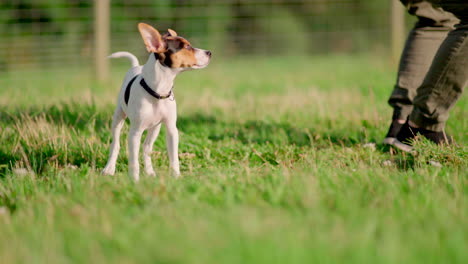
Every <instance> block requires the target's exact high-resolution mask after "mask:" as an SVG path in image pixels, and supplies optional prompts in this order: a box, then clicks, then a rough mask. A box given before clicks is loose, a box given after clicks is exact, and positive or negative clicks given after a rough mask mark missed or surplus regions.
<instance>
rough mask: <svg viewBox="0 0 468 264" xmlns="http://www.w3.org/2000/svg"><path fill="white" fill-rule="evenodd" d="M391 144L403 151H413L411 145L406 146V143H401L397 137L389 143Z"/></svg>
mask: <svg viewBox="0 0 468 264" xmlns="http://www.w3.org/2000/svg"><path fill="white" fill-rule="evenodd" d="M391 145H392V146H394V147H395V148H397V149H399V150H401V151H404V152H408V153H410V152H412V151H413V147H412V146H408V145H406V144H403V143H401V142H400V141H398V139H395V141H394V142H393V144H391Z"/></svg>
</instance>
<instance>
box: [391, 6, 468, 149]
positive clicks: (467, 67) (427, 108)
mask: <svg viewBox="0 0 468 264" xmlns="http://www.w3.org/2000/svg"><path fill="white" fill-rule="evenodd" d="M445 2H446V3H447V2H450V3H451V5H448V6H446V5H443V7H444V8H447V10H449V11H452V12H453V13H454V14H455V16H457V17H459V18H460V19H461V22H460V24H459V25H457V26H456V29H455V30H453V31H451V32H450V33H449V34H448V36H447V38H446V39H445V40H444V42H443V43H442V45H441V46H440V48H439V50H438V51H437V53H436V56H435V57H434V60H433V63H432V65H431V67H430V69H429V71H428V73H427V75H426V77H425V79H424V81H423V83H422V85H421V86H420V87H419V88H418V90H417V95H416V97H415V98H414V102H413V104H414V109H413V111H412V112H411V115H410V118H409V122H408V124H405V126H404V127H403V128H402V131H400V133H399V134H398V136H397V138H398V140H399V141H400V142H404V143H405V142H406V143H409V142H407V141H408V140H409V139H412V138H414V136H415V134H417V133H420V134H421V135H423V136H425V137H426V138H428V139H429V140H431V141H433V142H435V143H444V142H447V141H448V139H449V137H447V136H446V135H445V132H444V128H445V122H446V121H447V119H448V116H449V110H450V109H451V108H452V107H453V106H454V104H455V103H456V101H457V100H458V98H459V97H460V95H461V94H462V92H463V89H464V87H465V86H466V85H467V84H468V3H466V4H465V3H463V4H460V3H456V2H455V3H454V2H453V1H445ZM442 3H444V1H442Z"/></svg>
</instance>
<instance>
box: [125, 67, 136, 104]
mask: <svg viewBox="0 0 468 264" xmlns="http://www.w3.org/2000/svg"><path fill="white" fill-rule="evenodd" d="M138 76H139V74H137V75H135V77H133V78H132V79H131V80H130V82H129V83H128V84H127V88H125V95H124V99H125V104H126V105H128V99H129V98H130V90H131V89H132V84H133V82H134V81H135V79H136V78H137V77H138Z"/></svg>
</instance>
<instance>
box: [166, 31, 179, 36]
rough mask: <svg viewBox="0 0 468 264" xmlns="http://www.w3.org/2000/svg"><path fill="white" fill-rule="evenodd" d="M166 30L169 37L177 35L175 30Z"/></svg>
mask: <svg viewBox="0 0 468 264" xmlns="http://www.w3.org/2000/svg"><path fill="white" fill-rule="evenodd" d="M167 32H169V36H171V37H177V32H175V31H174V30H172V29H168V30H167Z"/></svg>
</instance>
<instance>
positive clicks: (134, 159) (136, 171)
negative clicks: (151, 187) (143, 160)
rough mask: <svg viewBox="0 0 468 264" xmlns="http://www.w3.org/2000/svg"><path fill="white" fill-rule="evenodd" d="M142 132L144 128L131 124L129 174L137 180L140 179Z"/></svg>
mask: <svg viewBox="0 0 468 264" xmlns="http://www.w3.org/2000/svg"><path fill="white" fill-rule="evenodd" d="M142 134H143V129H142V128H140V127H136V126H132V125H131V127H130V133H129V136H128V150H129V155H128V174H129V176H130V178H132V179H133V180H135V181H139V180H140V164H139V160H138V154H139V152H140V141H141V135H142Z"/></svg>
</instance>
